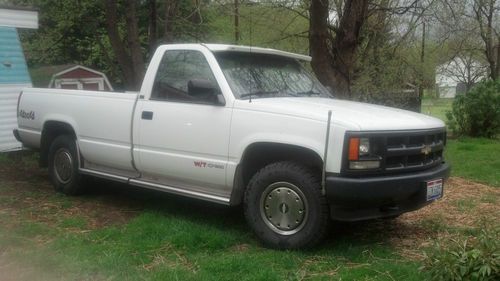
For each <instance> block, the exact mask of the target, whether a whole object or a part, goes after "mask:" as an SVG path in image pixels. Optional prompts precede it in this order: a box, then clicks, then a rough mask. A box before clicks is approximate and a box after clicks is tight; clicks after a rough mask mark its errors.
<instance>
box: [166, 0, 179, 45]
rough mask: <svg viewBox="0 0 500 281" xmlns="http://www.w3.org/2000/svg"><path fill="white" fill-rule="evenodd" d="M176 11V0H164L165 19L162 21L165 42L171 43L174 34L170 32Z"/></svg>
mask: <svg viewBox="0 0 500 281" xmlns="http://www.w3.org/2000/svg"><path fill="white" fill-rule="evenodd" d="M176 13H177V0H165V11H164V16H165V21H164V23H163V41H164V42H165V43H172V42H173V41H174V36H173V34H172V30H173V28H172V22H173V17H174V16H175V14H176Z"/></svg>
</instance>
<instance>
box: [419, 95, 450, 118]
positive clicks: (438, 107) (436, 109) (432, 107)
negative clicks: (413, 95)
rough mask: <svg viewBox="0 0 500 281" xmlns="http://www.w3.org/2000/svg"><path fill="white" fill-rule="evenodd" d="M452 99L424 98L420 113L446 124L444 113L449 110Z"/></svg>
mask: <svg viewBox="0 0 500 281" xmlns="http://www.w3.org/2000/svg"><path fill="white" fill-rule="evenodd" d="M452 103H453V99H436V98H425V99H423V100H422V113H424V114H427V115H431V116H434V117H436V118H439V119H441V120H443V121H445V122H446V112H447V111H449V110H451V105H452Z"/></svg>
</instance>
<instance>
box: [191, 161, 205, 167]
mask: <svg viewBox="0 0 500 281" xmlns="http://www.w3.org/2000/svg"><path fill="white" fill-rule="evenodd" d="M194 166H195V167H200V168H205V167H206V166H207V163H206V162H201V161H194Z"/></svg>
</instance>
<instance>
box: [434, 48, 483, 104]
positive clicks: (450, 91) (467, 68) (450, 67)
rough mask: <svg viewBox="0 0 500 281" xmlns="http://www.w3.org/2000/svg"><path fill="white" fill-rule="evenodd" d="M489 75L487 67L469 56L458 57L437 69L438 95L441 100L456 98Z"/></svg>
mask: <svg viewBox="0 0 500 281" xmlns="http://www.w3.org/2000/svg"><path fill="white" fill-rule="evenodd" d="M487 75H488V71H487V68H486V66H485V65H483V64H481V63H480V62H478V61H477V60H475V59H473V58H471V57H468V56H457V57H455V58H454V59H452V60H450V61H448V62H446V63H444V64H441V65H439V66H438V67H437V69H436V89H437V92H438V95H439V97H440V98H454V97H455V96H456V95H459V94H464V93H466V92H467V91H468V90H469V89H470V88H471V87H472V86H474V84H476V83H477V82H479V81H481V80H483V79H485V78H486V77H487Z"/></svg>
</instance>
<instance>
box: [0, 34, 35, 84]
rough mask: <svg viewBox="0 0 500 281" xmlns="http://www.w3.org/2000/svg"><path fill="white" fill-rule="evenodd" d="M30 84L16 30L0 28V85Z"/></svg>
mask: <svg viewBox="0 0 500 281" xmlns="http://www.w3.org/2000/svg"><path fill="white" fill-rule="evenodd" d="M24 83H31V79H30V76H29V73H28V68H27V67H26V60H25V59H24V54H23V50H22V47H21V42H19V37H18V35H17V30H16V29H15V28H12V27H0V84H24Z"/></svg>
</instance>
